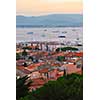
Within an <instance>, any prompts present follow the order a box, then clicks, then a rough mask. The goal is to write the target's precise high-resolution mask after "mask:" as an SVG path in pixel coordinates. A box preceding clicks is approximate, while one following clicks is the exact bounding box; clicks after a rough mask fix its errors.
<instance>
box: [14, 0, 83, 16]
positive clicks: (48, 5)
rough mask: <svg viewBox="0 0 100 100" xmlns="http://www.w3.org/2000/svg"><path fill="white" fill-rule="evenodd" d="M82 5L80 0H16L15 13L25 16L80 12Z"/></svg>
mask: <svg viewBox="0 0 100 100" xmlns="http://www.w3.org/2000/svg"><path fill="white" fill-rule="evenodd" d="M82 7H83V2H82V0H16V14H17V15H25V16H39V15H45V14H56V13H58V14H60V13H79V14H82V10H83V8H82Z"/></svg>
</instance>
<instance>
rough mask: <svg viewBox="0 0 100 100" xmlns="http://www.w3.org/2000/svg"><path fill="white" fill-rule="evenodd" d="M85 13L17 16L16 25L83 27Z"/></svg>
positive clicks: (31, 26) (29, 26) (22, 26)
mask: <svg viewBox="0 0 100 100" xmlns="http://www.w3.org/2000/svg"><path fill="white" fill-rule="evenodd" d="M82 26H83V15H80V14H51V15H44V16H29V17H27V16H21V15H19V16H16V27H17V28H18V27H21V28H37V27H38V28H39V27H42V28H43V27H47V28H48V27H82Z"/></svg>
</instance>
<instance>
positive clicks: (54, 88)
mask: <svg viewBox="0 0 100 100" xmlns="http://www.w3.org/2000/svg"><path fill="white" fill-rule="evenodd" d="M20 100H83V76H82V75H78V74H71V75H67V76H63V77H61V78H59V79H58V80H56V81H49V82H48V83H46V84H45V85H44V86H43V87H41V88H39V89H37V90H36V91H33V92H31V93H30V94H28V95H27V96H25V97H23V98H20Z"/></svg>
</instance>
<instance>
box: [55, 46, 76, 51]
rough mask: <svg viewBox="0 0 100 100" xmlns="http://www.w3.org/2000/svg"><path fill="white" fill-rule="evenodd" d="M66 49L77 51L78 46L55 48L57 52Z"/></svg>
mask: <svg viewBox="0 0 100 100" xmlns="http://www.w3.org/2000/svg"><path fill="white" fill-rule="evenodd" d="M67 50H70V51H78V48H75V47H62V48H57V49H56V51H57V52H59V51H67Z"/></svg>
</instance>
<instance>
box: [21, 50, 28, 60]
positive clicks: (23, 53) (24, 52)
mask: <svg viewBox="0 0 100 100" xmlns="http://www.w3.org/2000/svg"><path fill="white" fill-rule="evenodd" d="M22 56H24V58H25V57H26V56H27V52H26V50H25V49H24V51H23V52H22Z"/></svg>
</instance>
